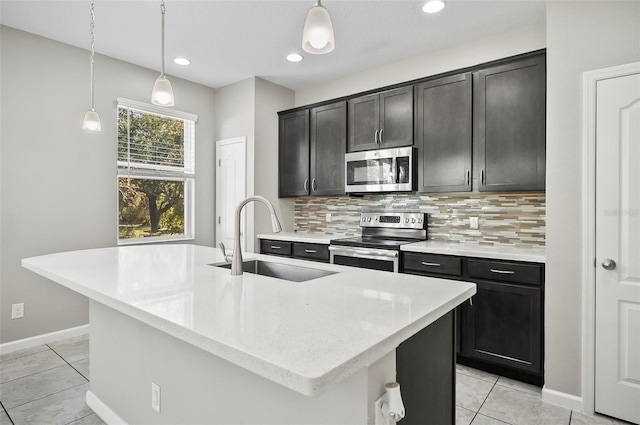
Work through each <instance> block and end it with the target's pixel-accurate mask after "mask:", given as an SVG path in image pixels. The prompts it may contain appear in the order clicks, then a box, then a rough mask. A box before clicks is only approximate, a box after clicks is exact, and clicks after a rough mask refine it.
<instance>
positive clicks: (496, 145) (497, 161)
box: [474, 56, 546, 192]
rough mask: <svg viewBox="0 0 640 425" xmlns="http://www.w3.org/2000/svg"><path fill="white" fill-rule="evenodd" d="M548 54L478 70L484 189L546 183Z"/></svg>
mask: <svg viewBox="0 0 640 425" xmlns="http://www.w3.org/2000/svg"><path fill="white" fill-rule="evenodd" d="M545 75H546V70H545V57H544V56H539V57H534V58H528V59H524V60H520V61H517V62H513V63H509V64H505V65H501V66H496V67H494V68H489V69H485V70H481V71H479V72H477V73H475V74H474V78H475V80H474V102H476V103H475V104H474V114H475V117H474V122H475V127H474V134H475V136H474V137H476V142H477V144H478V163H479V166H478V167H476V172H477V173H479V174H478V176H477V177H478V181H479V183H480V184H479V190H480V191H481V192H499V191H519V190H526V191H529V190H530V191H535V190H544V187H545V126H546V122H545V113H546V111H545V108H546V106H545V102H546V78H545Z"/></svg>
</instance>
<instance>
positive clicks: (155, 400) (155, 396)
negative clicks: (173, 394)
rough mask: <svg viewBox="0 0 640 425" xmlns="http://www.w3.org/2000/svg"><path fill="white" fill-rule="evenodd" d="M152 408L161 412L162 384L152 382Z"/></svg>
mask: <svg viewBox="0 0 640 425" xmlns="http://www.w3.org/2000/svg"><path fill="white" fill-rule="evenodd" d="M151 408H152V409H153V410H155V411H156V412H158V413H160V386H159V385H158V384H154V383H153V382H152V383H151Z"/></svg>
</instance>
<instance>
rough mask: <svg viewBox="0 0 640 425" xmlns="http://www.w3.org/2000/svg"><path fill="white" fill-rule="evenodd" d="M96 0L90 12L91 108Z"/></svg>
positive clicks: (92, 104)
mask: <svg viewBox="0 0 640 425" xmlns="http://www.w3.org/2000/svg"><path fill="white" fill-rule="evenodd" d="M93 6H94V1H93V0H91V14H90V24H89V33H90V34H91V60H90V62H89V64H90V69H91V109H92V110H93V109H94V103H93V56H94V55H95V42H96V36H95V34H94V27H95V20H96V15H95V13H94V11H93Z"/></svg>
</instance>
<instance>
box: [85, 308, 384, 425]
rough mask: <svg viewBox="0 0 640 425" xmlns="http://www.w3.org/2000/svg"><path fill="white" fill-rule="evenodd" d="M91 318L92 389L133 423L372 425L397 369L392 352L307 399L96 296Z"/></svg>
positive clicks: (103, 400) (122, 416)
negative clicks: (155, 398)
mask: <svg viewBox="0 0 640 425" xmlns="http://www.w3.org/2000/svg"><path fill="white" fill-rule="evenodd" d="M90 319H91V359H90V361H91V384H90V385H91V392H92V393H93V395H94V396H96V397H97V398H98V399H99V400H100V402H101V403H103V404H105V405H106V406H108V408H110V409H111V410H112V411H113V412H115V413H116V414H117V415H119V416H120V417H121V418H122V419H124V420H125V421H126V422H127V423H131V424H133V423H153V424H158V425H162V424H176V423H180V424H184V425H187V424H202V423H208V424H217V423H219V424H255V423H260V424H282V423H296V424H347V423H348V424H354V425H357V424H362V425H372V424H373V418H372V417H369V416H370V413H371V409H370V408H369V407H370V406H369V405H370V404H372V403H373V400H375V398H377V396H378V395H379V394H381V393H382V392H383V391H384V386H383V385H384V383H385V382H389V381H393V380H394V376H395V372H396V371H395V361H394V359H395V353H393V352H392V353H390V354H389V355H388V356H386V357H384V358H382V359H381V360H379V361H378V362H376V363H374V364H373V365H371V366H370V367H365V368H363V369H362V370H360V371H358V372H356V373H355V374H353V375H352V376H350V377H348V378H346V379H345V380H343V381H341V382H339V383H337V384H336V385H335V386H334V387H332V388H331V389H329V390H328V391H326V392H324V393H322V394H320V395H318V396H316V397H308V396H305V395H302V394H300V393H297V392H295V391H292V390H290V389H288V388H285V387H283V386H281V385H279V384H276V383H274V382H272V381H269V380H267V379H265V378H263V377H260V376H258V375H256V374H255V373H253V372H249V371H247V370H245V369H243V368H240V367H238V366H236V365H234V364H231V363H229V362H227V361H225V360H223V359H221V358H219V357H217V356H215V355H212V354H210V353H207V352H205V351H204V350H201V349H200V348H197V347H194V346H192V345H190V344H188V343H186V342H184V341H181V340H179V339H178V338H175V337H173V336H170V335H168V334H166V333H164V332H162V331H159V330H157V329H155V328H153V327H151V326H149V325H146V324H143V323H142V322H140V321H138V320H136V319H133V318H130V317H128V316H126V315H124V314H122V313H119V312H117V311H115V310H113V309H111V308H109V307H106V306H104V305H102V304H100V303H97V302H95V301H91V303H90ZM152 382H154V383H156V384H158V385H159V386H160V387H161V411H160V413H157V412H155V411H154V410H152V408H151V383H152ZM381 385H382V386H381ZM376 388H377V390H376ZM372 399H373V400H372Z"/></svg>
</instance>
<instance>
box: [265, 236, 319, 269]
mask: <svg viewBox="0 0 640 425" xmlns="http://www.w3.org/2000/svg"><path fill="white" fill-rule="evenodd" d="M260 254H268V255H280V256H285V257H293V258H299V259H302V260H311V261H318V262H320V263H328V262H329V245H328V244H321V243H307V242H291V241H280V240H270V239H261V240H260Z"/></svg>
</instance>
